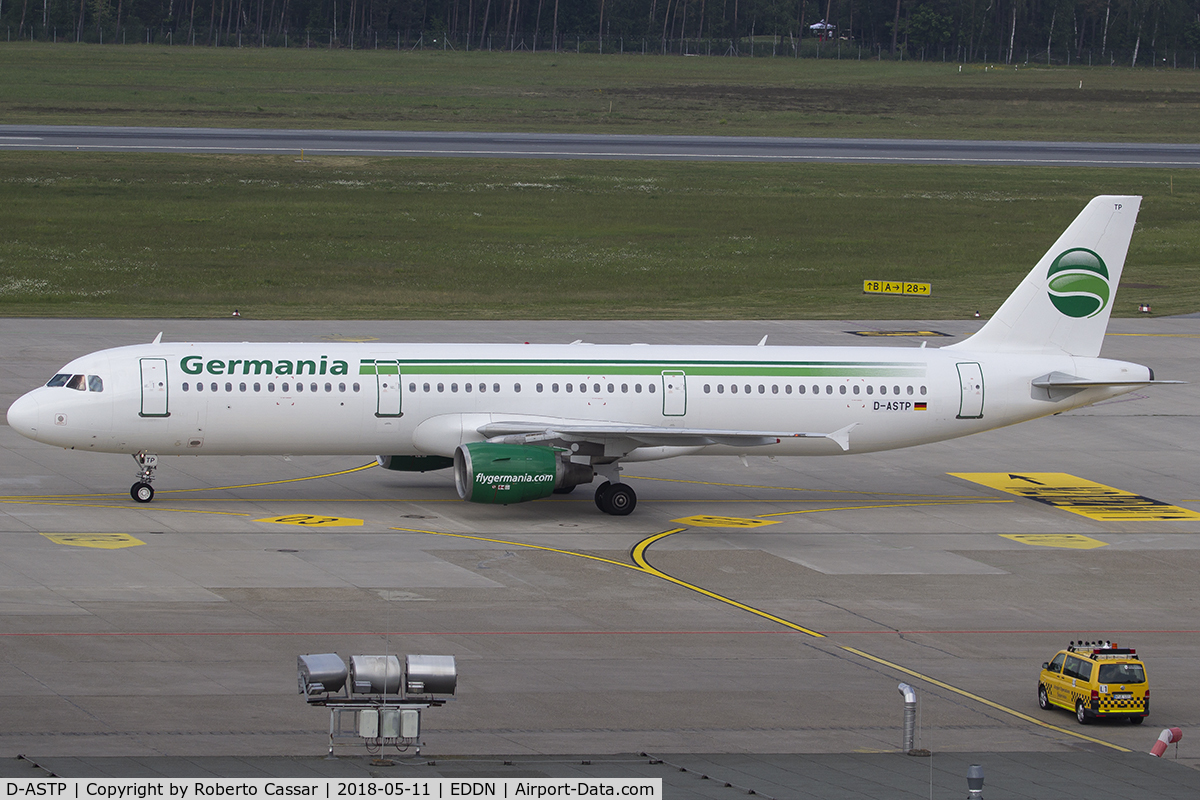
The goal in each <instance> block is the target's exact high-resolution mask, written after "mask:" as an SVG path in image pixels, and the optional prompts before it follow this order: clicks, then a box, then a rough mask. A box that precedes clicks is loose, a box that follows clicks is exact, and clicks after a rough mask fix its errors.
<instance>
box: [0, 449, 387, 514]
mask: <svg viewBox="0 0 1200 800" xmlns="http://www.w3.org/2000/svg"><path fill="white" fill-rule="evenodd" d="M377 465H378V462H376V461H372V462H371V463H369V464H363V465H362V466H361V467H352V468H350V469H343V470H339V471H338V472H327V473H325V474H324V475H306V476H304V477H302V478H285V479H284V480H280V481H266V482H265V483H243V484H241V485H239V486H201V487H199V488H196V489H163V490H161V491H159V494H160V495H163V494H183V493H185V492H223V491H227V490H229V489H251V488H254V487H256V486H275V485H277V484H281V483H300V482H301V481H315V480H319V479H321V478H334V477H337V476H338V475H349V474H350V473H352V472H362V471H363V470H364V469H370V468H371V467H374V466H377ZM123 494H124V493H123V492H122V493H117V494H43V495H4V496H0V503H25V502H32V501H44V500H69V499H72V498H77V499H80V500H82V499H84V498H88V497H121V496H122V495H123ZM234 499H236V498H234ZM254 502H262V501H261V500H256V501H254ZM347 502H349V501H347ZM48 505H52V504H48ZM60 505H62V504H60ZM95 507H96V508H127V506H95ZM155 508H159V506H155ZM164 510H177V509H164ZM202 513H215V512H202ZM239 516H247V515H245V514H241V515H239Z"/></svg>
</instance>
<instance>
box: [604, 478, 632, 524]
mask: <svg viewBox="0 0 1200 800" xmlns="http://www.w3.org/2000/svg"><path fill="white" fill-rule="evenodd" d="M636 507H637V494H636V493H635V492H634V491H633V487H631V486H630V485H629V484H627V483H611V482H609V481H605V482H604V483H602V484H600V485H599V486H597V487H596V508H598V509H600V510H601V511H603V512H604V513H605V514H612V515H613V516H614V517H624V516H626V515H627V514H631V513H633V509H635V508H636Z"/></svg>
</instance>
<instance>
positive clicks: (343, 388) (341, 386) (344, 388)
mask: <svg viewBox="0 0 1200 800" xmlns="http://www.w3.org/2000/svg"><path fill="white" fill-rule="evenodd" d="M441 390H442V385H441V384H440V383H439V384H438V391H439V392H440V391H441ZM254 391H256V392H257V391H258V384H257V383H256V384H254ZM338 391H339V392H344V391H346V384H344V383H339V384H338Z"/></svg>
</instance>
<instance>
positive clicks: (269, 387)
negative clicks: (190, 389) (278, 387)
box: [196, 383, 275, 394]
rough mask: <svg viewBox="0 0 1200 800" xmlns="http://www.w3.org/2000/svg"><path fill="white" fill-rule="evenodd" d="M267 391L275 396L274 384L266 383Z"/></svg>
mask: <svg viewBox="0 0 1200 800" xmlns="http://www.w3.org/2000/svg"><path fill="white" fill-rule="evenodd" d="M196 386H197V387H199V386H200V384H196ZM267 391H268V392H270V393H271V394H275V384H274V383H268V384H267Z"/></svg>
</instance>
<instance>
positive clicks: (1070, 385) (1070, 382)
mask: <svg viewBox="0 0 1200 800" xmlns="http://www.w3.org/2000/svg"><path fill="white" fill-rule="evenodd" d="M1030 383H1031V384H1032V385H1033V386H1036V387H1037V388H1039V389H1088V388H1091V387H1093V386H1162V385H1163V384H1176V385H1186V384H1187V381H1156V380H1154V379H1153V378H1151V379H1149V380H1100V381H1096V380H1091V379H1089V378H1080V377H1079V376H1077V375H1068V374H1066V373H1065V372H1051V373H1050V374H1049V375H1043V376H1042V377H1040V378H1034V379H1033V380H1032V381H1030Z"/></svg>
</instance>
